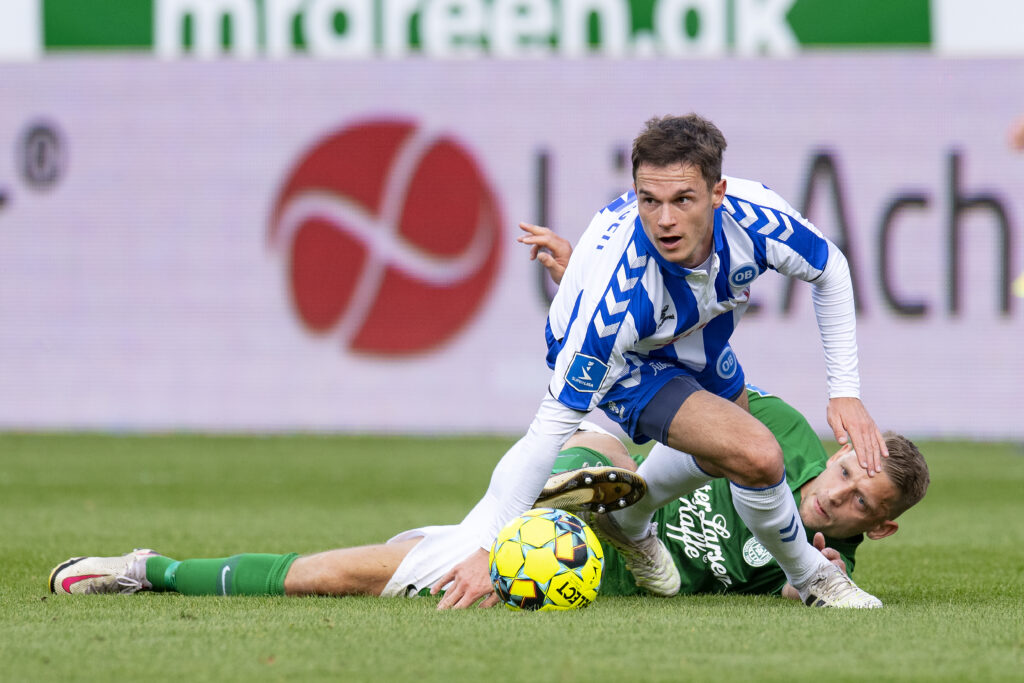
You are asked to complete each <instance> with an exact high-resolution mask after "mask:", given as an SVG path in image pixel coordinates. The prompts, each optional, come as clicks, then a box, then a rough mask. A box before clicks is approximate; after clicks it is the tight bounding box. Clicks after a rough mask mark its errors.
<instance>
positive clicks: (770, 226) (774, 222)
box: [757, 211, 779, 235]
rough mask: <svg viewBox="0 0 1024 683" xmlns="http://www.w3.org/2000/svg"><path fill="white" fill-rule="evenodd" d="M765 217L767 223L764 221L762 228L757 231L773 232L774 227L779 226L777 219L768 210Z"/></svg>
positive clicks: (761, 233)
mask: <svg viewBox="0 0 1024 683" xmlns="http://www.w3.org/2000/svg"><path fill="white" fill-rule="evenodd" d="M767 218H768V223H766V224H765V226H764V227H763V228H761V229H760V230H758V231H757V232H758V234H760V235H770V234H772V233H773V232H775V228H777V227H779V219H778V218H776V217H775V214H773V213H771V212H770V211H769V212H768V215H767Z"/></svg>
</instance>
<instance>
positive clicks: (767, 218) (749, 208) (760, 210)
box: [722, 197, 793, 242]
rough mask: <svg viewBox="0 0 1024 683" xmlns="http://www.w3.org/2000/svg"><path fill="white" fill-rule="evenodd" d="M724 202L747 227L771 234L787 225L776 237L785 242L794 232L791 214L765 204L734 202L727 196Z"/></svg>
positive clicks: (744, 226) (762, 233)
mask: <svg viewBox="0 0 1024 683" xmlns="http://www.w3.org/2000/svg"><path fill="white" fill-rule="evenodd" d="M722 204H723V206H725V209H726V211H728V212H729V213H730V214H732V217H733V218H735V219H736V222H737V223H739V224H740V226H741V227H743V228H745V229H757V232H758V234H760V235H771V234H773V233H774V232H775V231H776V230H778V229H779V227H781V226H782V225H785V226H786V228H785V230H783V231H782V233H781V234H779V235H778V236H777V237H776V238H775V239H777V240H778V241H780V242H785V241H786V240H788V239H789V238H790V236H791V235H792V234H793V223H792V222H791V220H790V218H789V216H788V215H786V214H784V213H782V212H781V211H775V210H774V209H769V208H766V207H763V206H754V205H751V204H750V203H748V202H745V201H742V200H736V202H735V203H733V202H732V201H730V200H729V198H728V197H726V198H725V200H724V201H723V202H722Z"/></svg>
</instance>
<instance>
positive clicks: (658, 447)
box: [611, 443, 714, 538]
mask: <svg viewBox="0 0 1024 683" xmlns="http://www.w3.org/2000/svg"><path fill="white" fill-rule="evenodd" d="M636 473H637V474H639V475H640V476H641V477H643V478H644V481H646V482H647V495H646V496H644V497H643V498H641V499H640V500H639V501H638V502H636V503H634V504H633V505H631V506H630V507H628V508H626V509H625V510H615V511H614V512H613V513H611V514H613V515H614V516H615V521H616V522H618V524H619V526H620V527H621V528H622V530H623V531H624V532H625V533H626V535H627V536H629V537H630V538H643V537H644V536H646V535H647V529H648V527H649V526H650V524H651V519H652V518H653V517H654V513H655V511H657V510H658V509H659V508H661V507H662V506H664V505H667V504H668V503H670V502H671V501H673V500H675V499H676V498H678V497H679V496H685V495H686V494H688V493H692V492H693V491H696V490H697V489H698V488H700V487H701V486H703V485H704V484H706V483H707V482H709V481H711V480H712V479H713V478H714V477H712V476H711V475H710V474H708V473H707V472H705V471H704V470H702V469H701V468H700V467H699V466H698V465H697V463H696V461H694V459H693V456H692V455H690V454H689V453H683V452H682V451H677V450H675V449H674V448H669V447H668V446H666V445H664V444H660V443H659V444H655V445H654V448H652V449H651V453H650V455H648V456H647V459H646V460H644V461H643V462H642V463H640V467H639V468H638V469H637V472H636Z"/></svg>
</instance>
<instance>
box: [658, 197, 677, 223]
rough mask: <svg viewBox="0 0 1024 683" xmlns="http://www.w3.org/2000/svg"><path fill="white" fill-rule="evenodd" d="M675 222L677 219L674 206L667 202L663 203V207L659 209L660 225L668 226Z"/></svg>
mask: <svg viewBox="0 0 1024 683" xmlns="http://www.w3.org/2000/svg"><path fill="white" fill-rule="evenodd" d="M675 223H676V219H675V216H674V215H673V214H672V207H671V206H670V205H669V204H668V203H667V202H666V203H665V204H662V205H661V208H660V209H659V210H658V225H660V226H661V227H663V228H668V227H671V226H673V225H675Z"/></svg>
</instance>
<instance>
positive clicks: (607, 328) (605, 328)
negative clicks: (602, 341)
mask: <svg viewBox="0 0 1024 683" xmlns="http://www.w3.org/2000/svg"><path fill="white" fill-rule="evenodd" d="M594 329H595V330H597V336H598V337H607V336H609V335H612V334H615V332H616V331H617V330H618V329H619V323H618V322H614V323H611V324H610V325H605V324H604V318H603V317H602V316H601V311H600V310H599V311H597V312H596V313H595V314H594Z"/></svg>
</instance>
